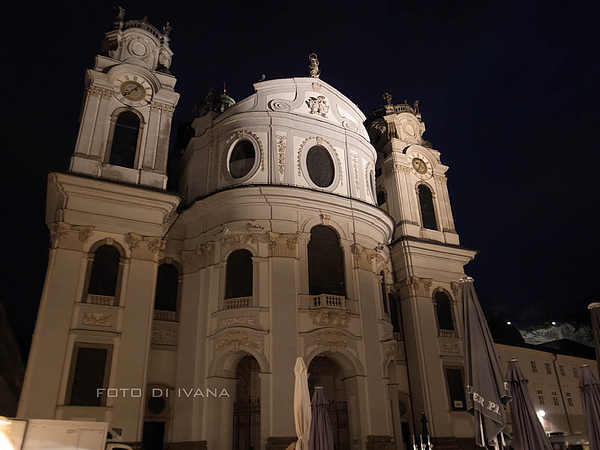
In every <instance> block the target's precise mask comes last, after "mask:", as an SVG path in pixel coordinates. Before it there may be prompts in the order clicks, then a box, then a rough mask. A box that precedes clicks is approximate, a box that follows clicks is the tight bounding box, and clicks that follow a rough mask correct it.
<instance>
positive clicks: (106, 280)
mask: <svg viewBox="0 0 600 450" xmlns="http://www.w3.org/2000/svg"><path fill="white" fill-rule="evenodd" d="M120 258H121V255H120V254H119V251H118V250H117V249H116V248H115V247H113V246H112V245H101V246H100V247H98V248H97V249H96V251H95V252H94V262H93V263H92V273H91V275H90V284H89V287H88V294H95V295H107V296H112V297H114V296H115V293H116V291H117V279H118V277H119V260H120Z"/></svg>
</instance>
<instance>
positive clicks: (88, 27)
mask: <svg viewBox="0 0 600 450" xmlns="http://www.w3.org/2000/svg"><path fill="white" fill-rule="evenodd" d="M12 3H13V4H12V5H4V7H3V15H4V19H5V25H4V27H3V31H4V33H3V41H4V44H3V46H2V47H3V53H4V55H5V56H4V58H3V64H2V66H3V70H2V72H3V79H4V80H5V81H4V83H3V87H4V89H3V90H4V91H5V92H4V95H3V97H4V99H5V103H4V108H3V110H4V114H3V116H4V117H5V119H4V120H3V128H4V131H3V136H5V137H8V140H4V142H3V143H2V155H3V158H5V162H4V164H3V169H4V183H3V186H4V189H5V191H4V195H2V202H3V206H2V211H3V215H2V227H3V234H2V236H3V239H2V244H1V245H2V249H3V250H2V253H3V270H2V280H1V283H2V284H1V286H2V294H3V295H2V296H1V297H0V301H2V303H3V304H4V306H5V309H6V310H7V313H8V316H9V319H10V320H11V324H12V325H13V328H14V331H15V333H16V335H17V336H18V338H19V339H20V340H21V342H26V340H27V336H29V335H31V333H32V331H33V327H34V323H35V317H36V312H37V307H38V304H39V299H40V295H41V291H42V287H43V282H44V276H45V270H46V263H47V255H48V237H49V232H48V229H47V227H46V225H45V224H44V210H45V196H46V193H45V191H46V179H47V173H48V172H50V171H53V170H59V171H65V170H67V169H68V166H69V159H70V156H71V155H72V153H73V150H74V147H75V141H76V138H77V130H78V126H79V124H78V116H79V112H80V108H81V102H82V97H83V83H84V73H85V70H86V69H87V68H91V67H92V66H93V58H94V56H95V55H96V54H97V53H98V52H99V49H100V43H101V41H102V38H103V35H104V32H105V31H108V30H109V29H110V27H111V24H112V19H113V17H114V10H113V8H112V6H113V3H111V2H103V1H82V2H78V3H69V2H60V1H57V2H41V1H33V2H24V1H23V2H19V3H17V2H12ZM14 3H17V4H14ZM593 3H594V2H591V1H590V2H587V4H586V3H577V2H570V3H568V4H567V2H555V1H550V0H545V1H536V2H527V1H522V0H521V1H504V2H481V1H470V2H458V1H439V2H435V1H433V2H425V1H411V2H406V1H390V2H385V1H378V2H370V3H367V2H364V3H363V2H353V1H343V2H342V1H320V2H317V1H313V0H308V1H306V2H302V3H300V2H288V1H277V2H274V1H269V0H266V1H260V2H254V1H252V2H248V1H247V2H231V1H227V0H224V1H219V2H214V3H211V4H209V3H208V2H201V1H193V2H192V1H190V2H174V1H171V2H166V1H165V2H152V1H144V2H134V1H123V2H121V5H122V6H123V7H124V8H125V9H126V11H127V13H126V16H125V19H126V20H131V19H141V18H142V17H143V16H148V21H149V22H150V23H152V24H153V25H154V26H156V27H157V28H159V29H162V26H163V25H164V24H165V23H166V22H167V21H169V22H170V24H171V26H172V28H173V30H172V32H171V39H172V41H171V48H172V49H173V51H174V52H175V55H174V57H173V64H172V66H171V71H172V73H173V74H174V75H175V76H176V77H177V78H178V82H177V86H176V90H177V91H178V92H179V93H180V94H181V99H180V102H179V105H178V107H177V110H176V112H175V119H176V120H177V121H191V120H192V119H193V118H194V114H195V113H194V111H193V105H194V104H195V103H197V102H198V101H200V100H201V99H203V98H204V97H205V95H206V93H207V91H208V90H209V89H210V88H211V86H214V88H215V90H216V91H219V90H220V89H221V88H222V83H223V82H225V83H226V84H227V93H228V94H229V95H231V96H232V97H233V98H235V99H236V100H238V101H239V100H241V99H243V98H245V97H247V96H248V95H251V94H252V93H253V87H252V84H253V83H254V82H256V81H257V80H258V79H259V78H260V77H261V74H265V75H266V76H267V79H274V78H289V77H304V76H308V55H309V54H310V53H312V52H315V53H317V55H318V57H319V60H320V63H321V65H320V68H321V71H322V74H321V79H322V80H324V81H325V82H327V83H329V84H331V85H332V86H333V87H335V88H337V89H338V90H339V91H340V92H342V93H343V94H345V95H346V96H347V97H349V98H350V99H351V100H352V101H354V102H355V103H357V104H358V106H359V107H360V108H361V109H362V111H363V112H364V113H365V114H369V113H370V112H371V111H372V109H373V108H380V107H381V106H382V105H383V99H382V95H383V93H384V92H390V93H391V94H392V96H393V101H394V103H402V102H403V101H404V99H406V100H408V101H409V103H411V104H412V103H413V102H414V101H415V100H419V101H420V106H421V113H422V116H423V120H424V122H425V124H426V127H427V131H426V133H425V135H424V137H425V138H426V139H427V140H429V141H430V142H431V143H432V144H433V147H434V148H435V149H437V150H439V151H440V152H441V154H442V162H443V163H444V164H446V165H448V166H449V167H450V170H449V171H448V172H447V176H448V188H449V191H450V198H451V201H452V206H453V213H454V219H455V222H456V228H457V230H458V232H459V233H460V237H461V243H462V244H463V245H465V246H467V247H470V248H474V249H478V250H479V254H478V256H477V257H476V259H475V260H474V261H473V262H471V263H470V264H469V265H468V266H467V267H466V272H467V274H469V275H470V276H472V277H474V278H475V286H476V288H477V291H478V294H479V297H480V299H481V300H482V303H485V304H487V305H488V306H489V305H491V306H492V307H493V308H494V309H495V310H496V311H499V312H501V313H503V314H504V316H505V317H506V318H507V320H512V321H513V323H516V324H517V325H525V324H529V323H536V322H539V323H543V322H544V321H547V320H556V321H559V322H560V321H562V320H566V319H570V318H576V317H579V318H583V319H584V320H585V319H587V317H588V311H587V308H586V305H587V304H588V303H590V302H592V301H599V300H600V295H599V294H598V287H597V281H598V280H600V276H599V272H600V264H599V263H598V253H599V251H600V239H599V237H598V227H599V214H598V212H597V211H598V206H599V204H600V201H599V200H600V198H599V197H600V189H599V188H598V182H597V179H596V178H597V175H596V170H598V168H599V167H600V157H599V152H600V148H599V145H598V130H600V126H599V123H600V108H599V104H600V103H599V102H598V100H599V97H600V95H599V87H600V70H599V65H600V63H599V55H600V51H599V50H600V48H599V47H600V45H599V43H600V42H599V41H600V38H599V36H600V35H599V34H598V31H597V23H596V19H597V17H598V10H597V7H595V6H592V4H593ZM7 53H8V54H7Z"/></svg>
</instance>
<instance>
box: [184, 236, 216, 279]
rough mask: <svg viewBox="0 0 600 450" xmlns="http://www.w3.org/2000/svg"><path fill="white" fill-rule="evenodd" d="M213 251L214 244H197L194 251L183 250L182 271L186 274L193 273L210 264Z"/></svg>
mask: <svg viewBox="0 0 600 450" xmlns="http://www.w3.org/2000/svg"><path fill="white" fill-rule="evenodd" d="M214 251H215V243H214V242H207V243H206V244H199V245H197V246H196V248H195V249H194V250H183V251H182V252H181V261H182V263H183V269H184V270H185V271H186V272H195V271H196V270H198V269H200V268H202V267H206V266H208V265H209V264H211V263H212V255H213V253H214Z"/></svg>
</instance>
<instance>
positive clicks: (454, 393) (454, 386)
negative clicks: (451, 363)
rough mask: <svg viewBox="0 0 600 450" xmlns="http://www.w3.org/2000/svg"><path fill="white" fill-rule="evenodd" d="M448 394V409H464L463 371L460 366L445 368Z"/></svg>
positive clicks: (465, 405)
mask: <svg viewBox="0 0 600 450" xmlns="http://www.w3.org/2000/svg"><path fill="white" fill-rule="evenodd" d="M445 372H446V383H447V385H448V395H449V396H450V409H451V410H452V411H464V410H466V409H467V401H466V397H465V387H464V383H463V371H462V369H461V368H450V367H446V368H445Z"/></svg>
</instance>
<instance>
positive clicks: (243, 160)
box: [229, 140, 256, 178]
mask: <svg viewBox="0 0 600 450" xmlns="http://www.w3.org/2000/svg"><path fill="white" fill-rule="evenodd" d="M255 160H256V151H255V150H254V145H252V142H250V141H247V140H241V141H239V142H238V143H237V144H235V146H234V147H233V150H232V151H231V156H230V157H229V173H231V176H232V177H233V178H242V177H245V176H246V175H248V173H250V171H251V170H252V168H253V167H254V161H255Z"/></svg>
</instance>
